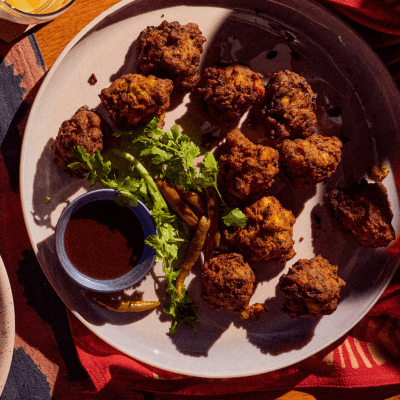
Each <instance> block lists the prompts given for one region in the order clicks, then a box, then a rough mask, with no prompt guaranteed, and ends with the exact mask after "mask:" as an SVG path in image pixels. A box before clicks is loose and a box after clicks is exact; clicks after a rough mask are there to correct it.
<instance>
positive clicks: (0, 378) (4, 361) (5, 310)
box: [0, 257, 15, 395]
mask: <svg viewBox="0 0 400 400" xmlns="http://www.w3.org/2000/svg"><path fill="white" fill-rule="evenodd" d="M14 339H15V315H14V300H13V295H12V292H11V287H10V281H9V279H8V275H7V271H6V268H5V266H4V263H3V260H2V259H1V257H0V395H1V393H2V392H3V389H4V385H5V384H6V381H7V377H8V373H9V371H10V366H11V360H12V356H13V352H14Z"/></svg>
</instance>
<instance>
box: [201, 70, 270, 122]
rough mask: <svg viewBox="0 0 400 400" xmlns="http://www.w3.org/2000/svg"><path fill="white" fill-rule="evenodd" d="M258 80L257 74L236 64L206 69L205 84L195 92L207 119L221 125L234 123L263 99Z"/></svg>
mask: <svg viewBox="0 0 400 400" xmlns="http://www.w3.org/2000/svg"><path fill="white" fill-rule="evenodd" d="M262 78H263V76H262V75H261V74H260V73H257V72H254V71H252V70H251V69H250V68H249V67H247V66H245V65H241V64H237V63H234V64H230V65H227V66H212V67H208V68H206V70H205V71H204V79H205V84H204V86H202V87H201V88H199V91H200V92H201V94H202V96H203V100H204V102H205V104H206V107H207V111H208V113H209V114H210V116H212V117H213V118H214V119H215V120H217V121H221V122H234V121H237V120H238V119H239V118H240V117H241V116H242V115H244V113H245V112H246V111H247V110H248V109H249V108H250V107H251V106H252V105H253V104H254V103H255V102H256V101H257V100H259V99H261V98H262V97H263V96H264V84H263V81H262Z"/></svg>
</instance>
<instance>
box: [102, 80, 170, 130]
mask: <svg viewBox="0 0 400 400" xmlns="http://www.w3.org/2000/svg"><path fill="white" fill-rule="evenodd" d="M172 90H173V84H172V81H171V80H169V79H160V78H157V77H155V76H153V75H149V76H146V77H145V76H143V75H140V74H126V75H123V76H122V77H121V78H118V79H116V80H115V81H114V82H113V83H112V84H111V86H109V87H108V88H106V89H103V90H102V91H101V94H100V96H99V97H100V99H101V104H102V105H103V106H104V108H105V109H106V110H107V111H108V113H109V114H110V118H111V120H112V121H113V122H114V123H115V125H116V126H117V127H118V128H129V127H135V126H138V125H140V124H144V123H146V121H147V120H148V119H149V118H151V117H158V118H159V120H160V124H159V126H160V127H162V126H163V125H164V117H165V112H166V110H167V109H168V107H169V105H170V95H171V93H172Z"/></svg>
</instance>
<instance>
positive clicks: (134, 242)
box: [64, 200, 144, 280]
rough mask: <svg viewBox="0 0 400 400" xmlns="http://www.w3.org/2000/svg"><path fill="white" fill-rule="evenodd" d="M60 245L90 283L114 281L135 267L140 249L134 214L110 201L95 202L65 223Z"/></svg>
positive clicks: (141, 240)
mask: <svg viewBox="0 0 400 400" xmlns="http://www.w3.org/2000/svg"><path fill="white" fill-rule="evenodd" d="M64 245H65V251H66V254H67V257H68V258H69V260H70V262H71V263H72V264H73V265H74V266H75V268H76V269H78V270H79V271H80V272H81V273H83V274H84V275H86V276H89V277H91V278H94V279H99V280H106V279H115V278H118V277H120V276H122V275H124V274H126V273H127V272H129V271H130V270H131V269H132V268H134V267H135V265H136V264H137V262H138V260H139V259H140V257H141V255H142V252H143V248H144V234H143V229H142V226H141V224H140V221H139V219H138V217H137V216H136V214H135V213H134V212H133V211H132V210H131V209H130V208H129V207H127V206H120V205H118V204H117V203H116V202H114V201H112V200H96V201H92V202H90V203H87V204H85V205H84V206H82V207H81V208H80V209H78V210H77V211H76V212H75V213H74V214H73V215H72V216H71V218H70V220H69V221H68V224H67V226H66V229H65V234H64Z"/></svg>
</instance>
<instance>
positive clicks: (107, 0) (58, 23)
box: [33, 0, 400, 400]
mask: <svg viewBox="0 0 400 400" xmlns="http://www.w3.org/2000/svg"><path fill="white" fill-rule="evenodd" d="M118 1H119V0H77V1H76V3H75V4H74V5H73V6H72V8H71V9H70V10H68V11H67V12H66V13H64V14H63V15H62V16H60V17H58V18H57V19H55V20H53V21H51V22H49V23H47V24H44V25H37V26H36V27H34V28H33V30H34V32H35V35H36V39H37V41H38V43H39V46H40V49H41V51H42V54H43V57H44V60H45V62H46V65H47V68H49V69H50V68H51V66H52V65H53V63H54V61H55V60H56V59H57V57H58V56H59V54H60V53H61V51H62V50H63V49H64V47H65V46H66V45H67V44H68V43H69V42H70V40H71V39H73V38H74V37H75V36H76V35H77V34H78V32H79V31H80V30H81V29H82V28H84V27H85V26H86V25H87V24H88V23H89V22H90V21H92V20H93V19H94V18H95V17H97V16H98V15H99V14H101V13H102V12H103V11H105V10H107V9H108V8H110V7H111V6H113V5H114V4H116V3H118ZM398 393H400V385H395V386H390V387H372V388H363V389H339V388H314V389H301V390H288V391H285V392H274V393H268V394H265V396H263V395H262V394H261V393H259V394H258V395H257V394H255V393H254V394H251V395H250V394H249V395H248V396H246V395H240V396H239V395H238V396H233V397H230V396H229V397H227V399H230V398H232V399H238V398H241V399H242V398H249V399H250V398H260V399H261V398H265V399H274V400H278V399H279V400H331V399H332V400H333V399H335V400H337V399H338V398H339V399H340V400H348V399H349V400H350V399H351V400H353V399H357V400H358V399H360V400H389V399H390V400H394V399H400V394H398ZM219 397H220V396H218V398H219ZM156 398H157V399H162V398H163V396H162V395H157V396H156ZM222 398H223V397H221V399H222ZM177 399H179V396H177Z"/></svg>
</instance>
